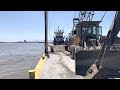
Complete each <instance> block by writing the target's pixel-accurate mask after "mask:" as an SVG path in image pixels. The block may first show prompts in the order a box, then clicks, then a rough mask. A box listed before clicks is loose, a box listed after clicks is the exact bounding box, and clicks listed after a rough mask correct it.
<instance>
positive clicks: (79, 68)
mask: <svg viewBox="0 0 120 90" xmlns="http://www.w3.org/2000/svg"><path fill="white" fill-rule="evenodd" d="M98 53H99V51H82V50H81V51H79V52H78V53H76V59H75V64H76V67H75V72H76V74H77V75H85V74H86V72H87V70H88V69H89V68H90V66H91V65H92V64H93V63H94V62H95V60H96V58H97V55H98ZM119 58H120V51H110V52H109V54H108V55H107V56H106V57H105V58H104V61H103V65H102V66H103V68H104V71H105V74H106V75H108V76H114V75H115V76H116V75H118V74H119V73H118V71H119V70H120V59H119ZM98 64H100V62H99V61H98Z"/></svg>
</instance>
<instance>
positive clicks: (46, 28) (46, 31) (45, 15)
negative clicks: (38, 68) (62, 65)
mask: <svg viewBox="0 0 120 90" xmlns="http://www.w3.org/2000/svg"><path fill="white" fill-rule="evenodd" d="M44 17H45V55H47V56H48V12H47V11H45V12H44Z"/></svg>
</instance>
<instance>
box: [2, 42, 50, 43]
mask: <svg viewBox="0 0 120 90" xmlns="http://www.w3.org/2000/svg"><path fill="white" fill-rule="evenodd" d="M0 43H45V42H0ZM48 43H52V42H48Z"/></svg>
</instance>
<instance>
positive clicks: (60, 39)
mask: <svg viewBox="0 0 120 90" xmlns="http://www.w3.org/2000/svg"><path fill="white" fill-rule="evenodd" d="M54 34H55V37H54V45H61V44H64V36H63V34H64V30H60V29H59V27H58V30H55V31H54Z"/></svg>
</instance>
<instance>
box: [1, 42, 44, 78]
mask: <svg viewBox="0 0 120 90" xmlns="http://www.w3.org/2000/svg"><path fill="white" fill-rule="evenodd" d="M43 51H44V44H43V43H0V79H28V78H29V73H28V71H29V70H31V69H34V68H35V66H36V64H37V62H38V61H39V59H40V57H41V55H42V53H43Z"/></svg>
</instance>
